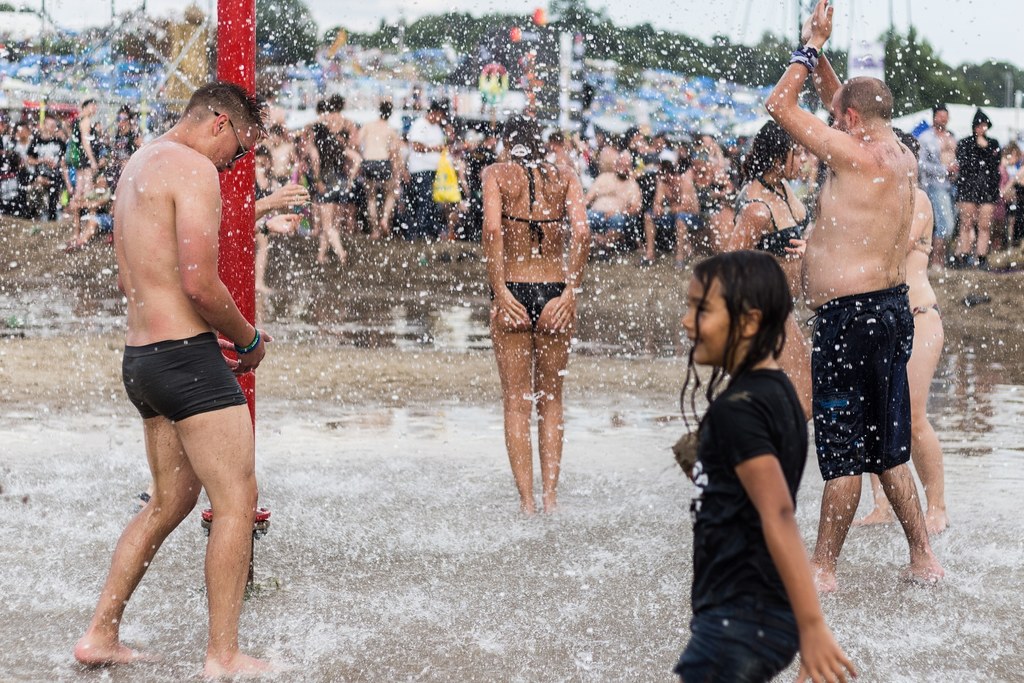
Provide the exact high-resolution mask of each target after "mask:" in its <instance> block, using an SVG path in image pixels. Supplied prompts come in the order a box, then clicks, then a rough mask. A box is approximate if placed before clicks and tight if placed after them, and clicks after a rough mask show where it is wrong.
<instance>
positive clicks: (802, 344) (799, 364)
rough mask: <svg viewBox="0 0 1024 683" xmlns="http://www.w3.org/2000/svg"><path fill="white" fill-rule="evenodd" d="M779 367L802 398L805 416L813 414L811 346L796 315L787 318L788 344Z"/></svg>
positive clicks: (780, 359)
mask: <svg viewBox="0 0 1024 683" xmlns="http://www.w3.org/2000/svg"><path fill="white" fill-rule="evenodd" d="M779 367H780V368H782V370H783V372H785V373H786V374H787V375H788V376H789V380H790V381H791V382H792V383H793V388H794V389H796V395H797V397H799V399H800V407H801V408H803V410H804V416H805V417H808V418H809V417H810V416H811V347H810V344H808V342H807V337H805V336H804V333H803V331H802V330H801V329H800V325H799V324H798V323H797V321H796V316H794V315H793V314H792V313H790V314H789V317H788V318H786V345H785V346H783V347H782V354H781V355H780V356H779Z"/></svg>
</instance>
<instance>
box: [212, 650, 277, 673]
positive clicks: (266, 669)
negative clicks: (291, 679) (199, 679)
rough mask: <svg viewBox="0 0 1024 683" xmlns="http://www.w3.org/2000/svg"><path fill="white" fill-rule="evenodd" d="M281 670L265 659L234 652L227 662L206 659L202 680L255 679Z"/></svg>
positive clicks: (219, 659) (220, 659)
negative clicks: (226, 678) (224, 678)
mask: <svg viewBox="0 0 1024 683" xmlns="http://www.w3.org/2000/svg"><path fill="white" fill-rule="evenodd" d="M281 670H282V668H281V667H279V666H275V665H274V664H273V663H271V662H268V661H266V660H265V659H256V658H255V657H249V656H248V655H243V654H242V653H241V652H236V653H235V654H234V655H232V656H231V657H229V658H228V659H227V660H224V659H222V658H218V657H211V656H207V657H206V666H204V667H203V677H204V678H223V677H224V676H230V677H231V678H256V677H258V676H263V675H266V674H271V673H275V672H277V671H281Z"/></svg>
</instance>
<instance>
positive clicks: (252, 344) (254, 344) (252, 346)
mask: <svg viewBox="0 0 1024 683" xmlns="http://www.w3.org/2000/svg"><path fill="white" fill-rule="evenodd" d="M253 329H255V330H256V336H255V337H253V340H252V341H251V342H250V343H249V345H248V346H239V345H238V344H235V351H236V352H238V353H251V352H252V350H253V349H255V348H256V347H257V346H259V345H260V331H259V329H258V328H253Z"/></svg>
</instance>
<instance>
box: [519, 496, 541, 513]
mask: <svg viewBox="0 0 1024 683" xmlns="http://www.w3.org/2000/svg"><path fill="white" fill-rule="evenodd" d="M519 511H520V512H521V513H523V514H524V515H526V516H527V517H532V516H533V515H535V514H537V504H536V503H534V502H533V499H532V498H530V499H527V498H522V499H520V501H519Z"/></svg>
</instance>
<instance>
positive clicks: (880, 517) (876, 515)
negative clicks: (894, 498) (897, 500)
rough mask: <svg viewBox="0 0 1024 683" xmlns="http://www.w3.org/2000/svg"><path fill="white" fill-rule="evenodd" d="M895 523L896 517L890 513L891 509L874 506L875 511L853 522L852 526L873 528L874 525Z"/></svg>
mask: <svg viewBox="0 0 1024 683" xmlns="http://www.w3.org/2000/svg"><path fill="white" fill-rule="evenodd" d="M895 521H896V516H895V515H894V514H893V513H892V508H880V507H878V506H875V509H874V510H872V511H871V512H869V513H868V514H866V515H864V516H863V517H861V518H860V519H855V520H853V526H875V525H876V524H892V523H893V522H895Z"/></svg>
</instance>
